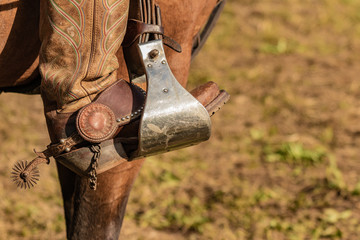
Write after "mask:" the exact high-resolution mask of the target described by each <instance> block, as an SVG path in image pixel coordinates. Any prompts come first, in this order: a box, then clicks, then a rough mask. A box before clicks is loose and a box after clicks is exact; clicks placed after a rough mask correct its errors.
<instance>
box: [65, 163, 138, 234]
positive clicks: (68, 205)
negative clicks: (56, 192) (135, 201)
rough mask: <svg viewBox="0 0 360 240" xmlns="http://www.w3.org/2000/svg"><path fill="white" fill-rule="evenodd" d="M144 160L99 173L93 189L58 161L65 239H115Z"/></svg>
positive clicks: (84, 179) (83, 179) (86, 180)
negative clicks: (95, 187)
mask: <svg viewBox="0 0 360 240" xmlns="http://www.w3.org/2000/svg"><path fill="white" fill-rule="evenodd" d="M142 163H143V160H136V161H133V162H127V163H124V164H121V165H119V166H117V167H115V168H112V169H111V170H109V171H107V172H104V173H102V174H100V175H98V187H97V189H96V191H93V190H91V189H89V182H88V179H86V178H82V177H79V176H78V175H76V174H75V173H73V172H71V171H70V170H68V169H67V168H66V167H64V166H62V165H61V164H58V173H59V178H60V179H61V189H62V194H63V198H64V208H65V218H66V228H67V238H68V239H118V237H119V234H120V229H121V225H122V221H123V218H124V214H125V208H126V204H127V201H128V197H129V193H130V190H131V187H132V184H133V182H134V180H135V178H136V176H137V174H138V172H139V170H140V168H141V165H142Z"/></svg>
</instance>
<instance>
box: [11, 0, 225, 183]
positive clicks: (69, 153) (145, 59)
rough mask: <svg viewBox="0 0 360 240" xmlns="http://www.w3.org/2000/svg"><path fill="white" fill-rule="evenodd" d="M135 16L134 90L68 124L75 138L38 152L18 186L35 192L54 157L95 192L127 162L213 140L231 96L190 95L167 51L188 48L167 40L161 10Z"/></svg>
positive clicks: (204, 90) (126, 88)
mask: <svg viewBox="0 0 360 240" xmlns="http://www.w3.org/2000/svg"><path fill="white" fill-rule="evenodd" d="M133 8H134V9H136V11H133V12H132V11H131V9H130V13H129V16H130V17H129V22H128V30H127V33H126V35H125V38H124V42H123V51H124V57H125V60H126V64H127V67H128V72H129V76H130V82H127V81H125V80H121V79H120V80H118V81H117V82H115V83H114V84H112V85H111V86H109V87H108V88H107V89H105V90H104V91H103V92H101V93H100V94H99V95H98V96H97V97H96V98H95V99H94V101H93V102H92V103H90V104H88V105H86V106H84V107H83V108H81V109H80V110H79V111H77V112H75V113H74V114H72V115H71V116H69V117H66V118H65V119H64V121H66V129H65V130H66V131H67V132H70V134H69V135H70V136H69V137H64V138H62V139H60V141H59V142H57V143H52V144H50V145H49V146H48V147H47V149H46V150H45V151H43V152H35V153H36V154H37V157H36V158H35V159H34V160H32V161H31V162H30V163H29V164H27V163H18V164H17V165H16V166H15V167H14V169H13V170H14V171H13V175H12V177H13V180H14V181H15V182H16V183H17V184H18V186H20V187H25V188H30V187H32V186H33V185H34V184H35V183H36V181H35V180H36V179H37V178H38V170H37V165H38V164H41V163H49V162H50V157H54V158H55V159H56V161H58V162H60V163H62V164H63V165H65V166H66V167H68V168H69V169H71V170H72V171H74V172H75V173H77V174H79V175H83V176H86V177H89V178H90V187H91V188H92V189H96V175H97V174H101V173H102V172H105V171H107V170H108V169H110V168H112V167H114V166H116V165H119V164H121V163H122V162H125V161H132V160H134V159H137V158H142V157H147V156H150V155H155V154H160V153H164V152H168V151H172V150H176V149H179V148H184V147H187V146H192V145H195V144H198V143H200V142H203V141H206V140H208V139H209V138H210V135H211V120H210V116H212V115H213V114H214V113H215V112H216V111H218V110H219V109H220V108H221V106H222V105H224V104H225V103H226V102H227V101H228V100H229V98H230V96H229V94H228V93H227V92H226V91H224V90H221V91H220V90H219V88H218V86H217V85H216V84H215V83H213V82H209V83H206V84H204V85H202V86H200V87H198V88H196V89H194V90H193V91H191V92H190V93H189V92H188V91H187V90H185V89H184V88H183V87H182V86H181V85H180V84H179V83H178V81H177V80H176V78H175V77H174V75H173V74H172V72H171V70H170V67H169V65H168V63H167V59H166V56H165V51H164V45H166V46H168V47H170V48H172V49H173V50H175V51H177V52H181V46H180V45H179V44H177V43H176V42H175V41H174V40H172V39H171V38H169V37H167V36H165V35H164V29H163V27H162V22H161V11H160V8H159V6H157V5H155V4H153V1H148V0H140V1H138V2H137V4H135V6H133ZM217 8H219V5H218V6H217ZM197 46H201V44H199V43H198V44H197ZM195 49H197V48H195ZM55 128H56V127H55ZM61 130H62V129H61Z"/></svg>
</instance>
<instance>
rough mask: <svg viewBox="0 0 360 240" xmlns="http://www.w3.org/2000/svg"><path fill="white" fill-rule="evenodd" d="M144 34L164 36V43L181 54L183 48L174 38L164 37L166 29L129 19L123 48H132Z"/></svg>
mask: <svg viewBox="0 0 360 240" xmlns="http://www.w3.org/2000/svg"><path fill="white" fill-rule="evenodd" d="M144 33H153V34H159V35H162V36H163V43H164V44H165V45H166V46H168V47H169V48H171V49H173V50H175V51H176V52H179V53H180V52H181V51H182V49H181V46H180V44H179V43H177V42H176V41H175V40H173V39H172V38H170V37H168V36H165V35H164V28H163V27H162V26H159V25H155V24H147V23H144V22H142V21H139V20H136V19H129V21H128V25H127V31H126V34H125V37H124V41H123V43H122V46H123V47H130V46H131V45H132V44H133V43H134V42H135V41H136V40H137V39H139V37H140V36H141V35H143V34H144Z"/></svg>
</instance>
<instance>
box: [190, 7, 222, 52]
mask: <svg viewBox="0 0 360 240" xmlns="http://www.w3.org/2000/svg"><path fill="white" fill-rule="evenodd" d="M225 3H226V0H219V1H218V3H217V4H216V6H215V8H214V9H213V11H212V12H211V14H210V17H209V19H208V21H207V22H206V24H205V26H204V28H203V29H202V30H201V31H200V32H198V34H196V36H195V38H194V40H193V47H192V52H191V59H194V58H195V57H196V55H197V54H198V53H199V52H200V50H201V49H202V47H203V46H204V44H205V42H206V40H207V39H208V37H209V36H210V33H211V31H212V30H213V29H214V27H215V25H216V22H217V20H218V19H219V17H220V14H221V12H222V10H223V9H224V6H225Z"/></svg>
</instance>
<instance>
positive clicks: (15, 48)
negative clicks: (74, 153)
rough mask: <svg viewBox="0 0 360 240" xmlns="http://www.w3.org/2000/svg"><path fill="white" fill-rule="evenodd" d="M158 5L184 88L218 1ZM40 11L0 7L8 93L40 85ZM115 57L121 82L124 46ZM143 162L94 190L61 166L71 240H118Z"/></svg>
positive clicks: (112, 173)
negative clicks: (174, 48) (174, 46)
mask: <svg viewBox="0 0 360 240" xmlns="http://www.w3.org/2000/svg"><path fill="white" fill-rule="evenodd" d="M155 2H156V4H158V5H159V6H160V8H161V10H162V19H163V20H162V21H163V26H164V29H165V33H166V35H167V36H170V37H171V38H173V39H174V40H175V41H177V42H178V43H179V44H180V45H181V47H182V52H181V53H177V52H174V51H172V50H170V49H165V53H166V57H167V60H168V63H169V66H170V67H171V70H172V72H173V74H174V75H175V77H176V79H177V80H178V81H179V83H180V84H181V85H182V86H185V85H186V83H187V79H188V75H189V69H190V63H191V59H192V57H193V56H194V39H195V43H196V42H197V41H196V39H198V38H199V35H198V33H199V32H200V30H201V29H202V28H203V27H204V25H205V24H206V22H207V20H208V18H209V16H210V15H211V14H212V13H213V9H214V8H215V7H216V6H217V4H218V3H219V1H218V0H197V1H192V0H183V1H179V0H155ZM40 9H41V8H40V0H31V1H20V0H3V1H2V2H1V3H0V69H1V71H0V88H1V89H2V90H3V91H5V92H6V91H13V92H26V93H30V94H31V93H35V92H36V86H37V85H38V84H39V81H41V77H40V75H39V69H38V65H39V50H40V47H41V42H40V40H39V16H40ZM205 35H206V34H205ZM200 37H201V36H200ZM205 37H206V36H205ZM195 45H196V44H195ZM117 57H118V61H119V68H118V70H117V74H118V78H122V79H126V80H128V79H129V76H128V72H127V68H126V63H125V60H124V57H123V53H122V49H121V48H120V50H119V52H118V53H117ZM144 161H145V159H138V160H135V161H129V162H124V163H122V164H120V165H118V166H116V167H114V168H112V169H110V170H108V171H106V172H104V173H101V174H99V175H98V177H97V181H98V188H97V190H96V191H93V190H91V189H89V187H88V179H87V178H85V177H81V176H79V175H78V174H76V173H74V172H73V171H71V170H69V169H68V168H67V167H65V166H63V165H62V164H60V163H58V162H57V164H56V165H57V171H58V177H59V181H60V187H61V192H62V197H63V203H64V212H65V222H66V234H67V238H68V239H118V237H119V234H120V230H121V226H122V222H123V218H124V214H125V209H126V205H127V201H128V198H129V194H130V191H131V188H132V185H133V183H134V181H135V179H136V177H137V175H138V174H139V171H140V169H141V166H142V164H143V162H144Z"/></svg>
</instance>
